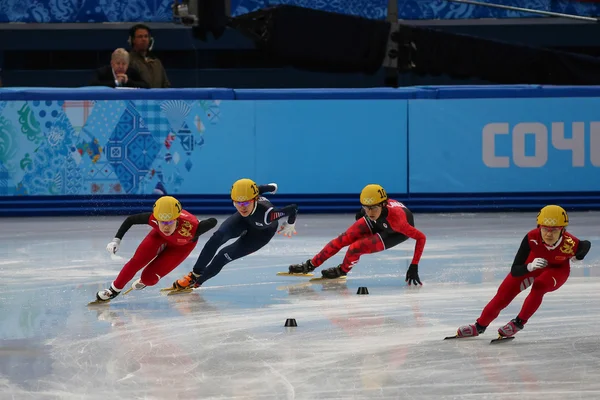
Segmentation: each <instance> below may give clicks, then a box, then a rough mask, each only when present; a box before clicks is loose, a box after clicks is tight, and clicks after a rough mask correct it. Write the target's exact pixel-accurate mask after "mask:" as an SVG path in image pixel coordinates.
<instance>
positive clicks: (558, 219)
mask: <svg viewBox="0 0 600 400" xmlns="http://www.w3.org/2000/svg"><path fill="white" fill-rule="evenodd" d="M537 224H538V225H543V226H567V225H569V216H568V215H567V212H566V211H565V209H564V208H562V207H560V206H554V205H550V206H546V207H544V208H542V209H541V210H540V212H539V213H538V216H537Z"/></svg>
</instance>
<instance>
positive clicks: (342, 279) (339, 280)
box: [309, 276, 348, 282]
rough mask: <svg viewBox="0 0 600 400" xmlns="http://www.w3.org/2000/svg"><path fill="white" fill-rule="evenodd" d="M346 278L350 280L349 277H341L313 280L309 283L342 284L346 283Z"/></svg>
mask: <svg viewBox="0 0 600 400" xmlns="http://www.w3.org/2000/svg"><path fill="white" fill-rule="evenodd" d="M346 278H348V277H347V276H340V277H339V278H333V279H331V278H323V277H321V278H312V279H311V280H310V281H309V282H341V281H345V280H346Z"/></svg>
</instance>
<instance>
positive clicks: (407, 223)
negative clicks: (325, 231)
mask: <svg viewBox="0 0 600 400" xmlns="http://www.w3.org/2000/svg"><path fill="white" fill-rule="evenodd" d="M360 203H361V204H362V209H361V210H360V211H359V212H358V213H357V215H356V219H357V220H356V222H355V223H354V224H353V225H352V226H351V227H350V228H348V230H346V232H344V233H342V234H341V235H340V236H338V237H337V238H335V239H333V240H332V241H331V242H329V243H328V244H327V245H326V246H325V247H324V248H323V250H321V251H320V252H319V254H317V255H316V256H314V257H313V258H312V259H310V260H308V261H306V262H304V263H302V264H294V265H290V267H289V272H290V273H295V274H297V273H300V274H302V273H304V274H306V273H309V272H312V271H314V270H315V268H317V267H319V266H321V265H322V264H323V263H324V262H325V261H326V260H328V259H329V258H331V257H333V256H334V255H335V254H336V253H337V252H338V251H340V250H341V249H342V248H343V247H346V246H349V247H348V250H347V251H346V256H345V257H344V261H343V262H342V263H341V264H340V265H338V266H337V267H333V268H329V269H325V270H323V271H321V274H322V275H323V278H327V279H335V278H339V277H341V276H345V275H346V274H348V272H350V270H351V269H352V267H353V266H354V264H356V263H357V262H358V260H359V259H360V256H362V255H363V254H371V253H377V252H379V251H383V250H385V249H390V248H392V247H394V246H396V245H398V244H400V243H402V242H404V241H406V240H408V238H412V239H415V240H416V242H417V243H416V244H415V253H414V256H413V259H412V262H411V264H410V267H409V268H408V271H407V272H406V282H408V284H409V285H411V284H414V285H417V284H419V285H422V283H421V280H420V279H419V271H418V269H419V260H420V259H421V254H422V253H423V249H424V248H425V241H426V237H425V235H424V234H423V232H421V231H420V230H418V229H417V228H415V226H414V225H415V224H414V218H413V215H412V213H411V212H410V210H409V209H408V208H406V207H405V206H404V204H402V203H400V202H398V201H396V200H392V199H388V197H387V194H386V192H385V190H384V189H383V187H381V186H380V185H367V186H365V188H364V189H363V190H362V192H361V193H360Z"/></svg>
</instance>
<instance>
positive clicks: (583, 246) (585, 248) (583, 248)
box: [575, 240, 592, 260]
mask: <svg viewBox="0 0 600 400" xmlns="http://www.w3.org/2000/svg"><path fill="white" fill-rule="evenodd" d="M591 247H592V243H591V242H590V241H589V240H582V241H580V242H579V246H577V253H575V258H576V259H578V260H583V259H584V258H585V256H586V255H587V253H588V252H589V251H590V248H591Z"/></svg>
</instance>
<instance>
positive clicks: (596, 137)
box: [590, 122, 600, 167]
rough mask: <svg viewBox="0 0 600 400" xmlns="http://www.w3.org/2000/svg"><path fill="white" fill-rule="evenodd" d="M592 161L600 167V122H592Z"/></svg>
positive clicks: (595, 165)
mask: <svg viewBox="0 0 600 400" xmlns="http://www.w3.org/2000/svg"><path fill="white" fill-rule="evenodd" d="M590 161H591V162H592V165H593V166H594V167H600V122H592V123H591V124H590Z"/></svg>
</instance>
